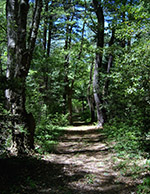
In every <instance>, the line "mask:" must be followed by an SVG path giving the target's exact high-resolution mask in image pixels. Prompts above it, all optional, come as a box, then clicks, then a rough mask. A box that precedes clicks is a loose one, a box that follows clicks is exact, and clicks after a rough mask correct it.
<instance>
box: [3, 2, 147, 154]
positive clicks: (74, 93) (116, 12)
mask: <svg viewBox="0 0 150 194" xmlns="http://www.w3.org/2000/svg"><path fill="white" fill-rule="evenodd" d="M149 32H150V3H149V1H147V0H122V1H120V0H115V1H114V0H109V1H105V0H103V1H102V0H93V1H90V0H67V1H64V0H57V1H53V0H35V1H29V0H20V1H19V0H7V1H5V0H1V2H0V50H1V51H0V81H1V85H0V110H1V111H0V119H1V123H0V133H1V138H0V146H1V147H0V149H1V153H3V151H4V150H7V149H10V147H11V149H12V148H13V149H14V150H15V151H16V153H18V154H22V153H24V152H29V151H30V150H32V149H34V148H35V144H37V142H42V141H47V140H48V139H49V138H51V135H50V134H49V133H50V132H49V131H55V130H54V126H66V125H72V124H74V123H75V122H76V121H84V122H86V123H95V124H96V125H97V127H98V128H102V127H104V129H106V130H108V131H109V133H111V135H112V136H117V134H122V135H125V136H126V137H129V136H130V135H131V136H132V137H134V138H135V139H136V141H138V145H136V146H137V147H136V146H135V147H136V149H137V148H139V147H140V148H141V149H143V148H144V149H149V148H148V147H149V143H150V142H149V132H150V131H149V129H150V121H149V116H150V93H149V91H150V80H149V78H150V60H149V54H150V40H149ZM134 138H133V139H134ZM141 142H142V143H141Z"/></svg>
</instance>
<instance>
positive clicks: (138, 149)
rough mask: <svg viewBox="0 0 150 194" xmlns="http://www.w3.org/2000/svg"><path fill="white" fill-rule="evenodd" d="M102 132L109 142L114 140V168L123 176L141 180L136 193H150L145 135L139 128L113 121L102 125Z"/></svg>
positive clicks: (149, 162)
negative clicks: (111, 123)
mask: <svg viewBox="0 0 150 194" xmlns="http://www.w3.org/2000/svg"><path fill="white" fill-rule="evenodd" d="M104 133H105V134H106V135H107V137H108V140H109V143H110V144H111V142H115V143H114V144H113V148H114V150H115V156H114V158H113V161H114V169H115V170H119V171H120V173H121V175H123V176H130V177H132V178H133V179H140V180H141V184H140V185H139V186H138V187H137V193H138V194H147V193H150V160H149V153H147V152H145V149H144V145H145V144H144V143H143V141H144V138H145V135H144V134H143V133H142V130H141V128H140V127H139V126H131V125H128V124H126V123H123V122H122V123H121V122H120V123H118V122H116V123H115V122H114V123H113V125H110V124H106V125H105V126H104Z"/></svg>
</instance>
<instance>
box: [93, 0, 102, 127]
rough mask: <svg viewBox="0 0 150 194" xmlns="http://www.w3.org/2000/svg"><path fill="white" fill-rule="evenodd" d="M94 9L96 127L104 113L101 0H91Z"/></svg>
mask: <svg viewBox="0 0 150 194" xmlns="http://www.w3.org/2000/svg"><path fill="white" fill-rule="evenodd" d="M93 5H94V10H95V13H96V16H97V21H98V24H97V37H96V38H97V51H96V59H95V67H94V75H93V93H94V100H95V104H96V110H97V121H98V127H102V126H103V124H104V113H103V109H102V96H101V94H100V87H99V84H100V72H101V69H102V56H103V54H102V53H103V51H102V50H103V47H104V13H103V7H102V3H101V1H98V0H93Z"/></svg>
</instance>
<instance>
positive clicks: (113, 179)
mask: <svg viewBox="0 0 150 194" xmlns="http://www.w3.org/2000/svg"><path fill="white" fill-rule="evenodd" d="M114 155H115V153H114V152H113V147H112V146H110V145H109V147H108V144H107V138H106V137H105V136H104V134H103V130H102V129H101V130H100V131H99V130H98V129H96V128H95V126H89V125H88V126H76V127H70V128H67V129H66V130H65V131H64V135H63V136H62V137H60V141H59V144H58V145H57V146H56V147H55V149H54V150H53V152H52V153H50V154H45V155H38V156H35V157H23V158H22V157H21V158H18V157H10V158H5V159H0V194H8V193H9V194H136V192H135V191H134V190H135V187H136V186H135V183H134V182H133V181H132V179H131V178H130V177H123V176H122V175H121V172H119V171H116V170H114V168H113V166H114V162H113V156H114Z"/></svg>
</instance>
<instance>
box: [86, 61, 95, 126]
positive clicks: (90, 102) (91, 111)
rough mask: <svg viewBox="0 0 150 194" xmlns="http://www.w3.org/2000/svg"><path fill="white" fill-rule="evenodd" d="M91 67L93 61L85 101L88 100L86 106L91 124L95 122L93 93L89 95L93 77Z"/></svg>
mask: <svg viewBox="0 0 150 194" xmlns="http://www.w3.org/2000/svg"><path fill="white" fill-rule="evenodd" d="M93 65H94V61H92V64H91V68H90V80H89V85H88V88H87V100H88V105H89V109H90V113H91V122H92V123H93V122H94V121H95V108H94V96H93V92H92V94H91V84H92V75H93Z"/></svg>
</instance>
